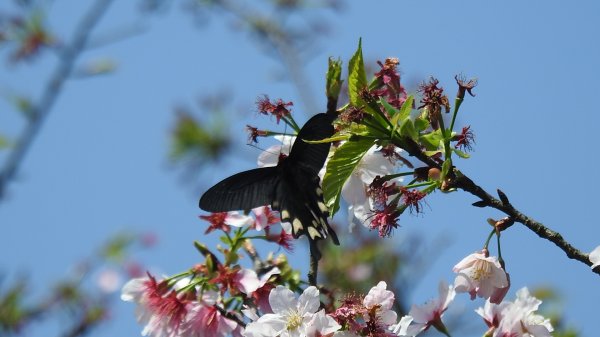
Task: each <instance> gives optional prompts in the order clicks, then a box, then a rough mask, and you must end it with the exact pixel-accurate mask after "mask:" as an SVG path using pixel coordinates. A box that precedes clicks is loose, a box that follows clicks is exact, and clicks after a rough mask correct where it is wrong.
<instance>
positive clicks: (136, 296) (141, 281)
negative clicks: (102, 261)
mask: <svg viewBox="0 0 600 337" xmlns="http://www.w3.org/2000/svg"><path fill="white" fill-rule="evenodd" d="M167 291H168V288H167V287H166V284H165V283H163V282H160V283H159V282H157V281H156V279H155V278H154V277H153V276H152V275H150V274H148V277H147V278H138V279H133V280H130V281H129V282H127V283H126V284H125V285H124V286H123V290H122V293H121V299H122V300H123V301H129V302H134V303H136V304H137V308H136V316H137V320H138V323H140V324H145V326H144V329H143V331H142V335H143V336H147V335H149V336H157V337H158V336H167V337H170V336H173V337H174V336H177V335H178V334H179V329H180V327H181V324H182V322H183V320H184V319H185V317H186V315H187V301H186V300H184V299H180V298H179V297H178V296H177V293H176V292H175V291H171V292H170V293H167Z"/></svg>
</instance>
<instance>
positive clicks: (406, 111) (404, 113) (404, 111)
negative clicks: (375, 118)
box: [392, 95, 414, 125]
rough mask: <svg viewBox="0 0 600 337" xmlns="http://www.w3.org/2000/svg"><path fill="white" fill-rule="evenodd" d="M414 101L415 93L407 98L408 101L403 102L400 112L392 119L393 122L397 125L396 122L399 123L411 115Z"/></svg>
mask: <svg viewBox="0 0 600 337" xmlns="http://www.w3.org/2000/svg"><path fill="white" fill-rule="evenodd" d="M413 101H414V97H413V95H410V96H408V97H407V98H406V101H404V103H402V106H401V107H400V113H399V114H397V115H395V116H394V119H392V124H394V125H396V123H398V121H403V120H405V119H407V118H409V117H410V112H411V111H412V105H413ZM394 120H395V122H394Z"/></svg>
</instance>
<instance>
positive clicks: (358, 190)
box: [342, 173, 367, 205]
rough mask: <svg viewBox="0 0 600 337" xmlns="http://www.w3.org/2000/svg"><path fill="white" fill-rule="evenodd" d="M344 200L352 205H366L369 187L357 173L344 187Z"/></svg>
mask: <svg viewBox="0 0 600 337" xmlns="http://www.w3.org/2000/svg"><path fill="white" fill-rule="evenodd" d="M342 198H343V199H344V200H345V201H346V202H347V203H348V204H351V205H357V204H364V203H365V201H366V200H367V187H366V186H365V184H364V183H363V182H362V180H360V178H359V177H358V175H356V174H355V173H352V174H351V175H350V177H349V178H348V180H346V182H345V183H344V185H343V186H342Z"/></svg>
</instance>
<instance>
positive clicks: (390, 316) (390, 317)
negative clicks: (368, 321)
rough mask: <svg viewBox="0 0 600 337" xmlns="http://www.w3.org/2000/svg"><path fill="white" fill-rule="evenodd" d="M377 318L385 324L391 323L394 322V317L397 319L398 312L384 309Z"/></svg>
mask: <svg viewBox="0 0 600 337" xmlns="http://www.w3.org/2000/svg"><path fill="white" fill-rule="evenodd" d="M379 319H380V320H381V321H382V322H383V324H385V325H392V324H394V323H395V322H396V319H398V314H397V313H396V312H395V311H394V310H385V311H384V312H382V313H381V315H380V316H379Z"/></svg>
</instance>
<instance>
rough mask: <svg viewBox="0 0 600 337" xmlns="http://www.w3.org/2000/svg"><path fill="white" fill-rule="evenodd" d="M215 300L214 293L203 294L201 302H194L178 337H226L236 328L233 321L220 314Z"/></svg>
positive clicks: (215, 294) (216, 296)
mask: <svg viewBox="0 0 600 337" xmlns="http://www.w3.org/2000/svg"><path fill="white" fill-rule="evenodd" d="M217 299H218V294H217V293H216V292H205V293H204V294H203V296H202V300H201V301H199V302H194V303H193V304H192V305H191V306H190V309H189V312H188V315H187V316H186V319H185V323H184V324H183V325H182V327H181V333H180V335H179V336H178V337H226V336H229V335H230V334H231V333H232V332H233V331H234V330H235V329H236V328H238V324H237V323H236V322H235V321H233V320H230V319H228V318H226V317H225V316H223V315H222V314H221V312H220V311H219V309H218V308H217V307H216V301H217Z"/></svg>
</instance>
